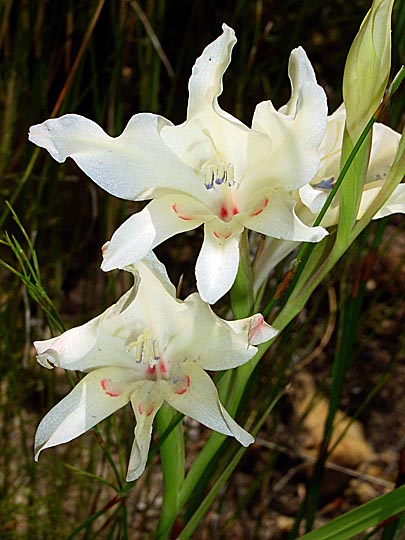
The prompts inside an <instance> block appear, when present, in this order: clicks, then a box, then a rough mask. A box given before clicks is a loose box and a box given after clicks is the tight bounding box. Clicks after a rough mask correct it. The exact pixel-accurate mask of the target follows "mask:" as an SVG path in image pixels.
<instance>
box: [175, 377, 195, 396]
mask: <svg viewBox="0 0 405 540" xmlns="http://www.w3.org/2000/svg"><path fill="white" fill-rule="evenodd" d="M182 382H184V383H185V386H184V387H180V388H179V389H178V390H175V392H174V393H175V394H177V395H178V396H182V395H183V394H185V393H186V392H187V390H188V389H189V388H190V383H191V380H190V377H189V376H188V375H186V376H185V377H183V379H182Z"/></svg>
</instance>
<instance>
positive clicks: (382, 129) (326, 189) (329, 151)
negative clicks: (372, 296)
mask: <svg viewBox="0 0 405 540" xmlns="http://www.w3.org/2000/svg"><path fill="white" fill-rule="evenodd" d="M345 120H346V111H345V108H344V105H341V106H340V107H339V108H338V109H337V110H336V111H335V112H334V113H333V114H332V115H331V116H329V117H328V123H327V128H326V133H325V137H324V139H323V141H322V143H321V146H320V156H321V162H320V166H319V170H318V171H317V173H316V175H315V176H314V178H313V179H312V180H311V182H310V183H308V184H306V185H305V186H303V187H302V188H300V189H299V190H298V191H297V192H296V193H295V195H294V196H295V198H296V201H297V205H296V213H297V216H298V217H299V219H301V220H302V221H303V222H304V223H306V224H307V225H312V224H313V223H314V221H315V219H316V217H317V216H318V214H319V212H320V211H321V209H322V207H323V205H324V203H325V202H326V199H327V198H328V195H329V193H330V191H331V190H332V188H333V186H334V184H335V182H336V180H337V178H338V176H339V173H340V161H341V154H342V139H343V131H344V127H345ZM372 133H373V136H372V145H371V151H370V160H369V164H368V168H367V173H366V178H365V182H364V185H363V193H362V195H361V199H360V206H359V211H358V214H357V219H361V218H362V217H363V215H364V213H365V212H366V211H367V209H368V208H369V206H370V204H371V203H372V202H373V200H374V199H375V197H376V196H377V195H378V193H379V191H380V189H381V188H382V186H383V184H384V182H385V178H386V176H387V174H388V172H389V170H390V167H391V165H392V163H393V161H394V158H395V154H396V153H397V149H398V144H399V140H400V138H401V135H400V134H399V133H397V132H396V131H394V130H393V129H391V128H389V127H387V126H385V125H384V124H379V123H376V124H374V126H373V132H372ZM339 207H340V200H339V195H337V196H336V197H335V198H334V199H333V201H332V204H331V205H330V206H329V208H328V210H327V212H326V214H325V216H324V218H323V220H322V222H321V225H322V226H323V227H331V226H333V225H337V223H338V220H339ZM394 213H405V184H399V185H398V186H397V187H396V189H395V190H394V192H393V193H392V195H391V196H390V197H389V198H388V200H387V201H386V202H385V204H384V205H383V206H382V207H381V208H380V210H379V211H378V212H377V213H376V214H375V215H374V217H373V219H379V218H382V217H385V216H389V215H391V214H394ZM297 245H298V243H297V242H289V241H281V240H275V239H273V238H267V239H266V241H265V243H264V246H263V248H262V251H261V253H260V254H259V255H258V257H256V260H255V263H254V281H255V285H254V288H255V289H256V290H257V289H258V288H259V287H260V286H261V284H262V283H263V282H264V280H265V279H266V278H267V276H268V275H269V273H270V271H271V270H272V269H273V268H274V267H275V266H276V265H277V264H278V263H279V262H280V261H281V260H283V259H284V258H285V257H286V256H287V255H288V254H289V253H291V252H292V251H293V250H294V249H295V248H296V247H297Z"/></svg>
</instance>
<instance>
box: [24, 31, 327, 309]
mask: <svg viewBox="0 0 405 540" xmlns="http://www.w3.org/2000/svg"><path fill="white" fill-rule="evenodd" d="M235 43H236V38H235V34H234V31H233V30H232V29H231V28H229V27H228V26H226V25H225V24H224V25H223V33H222V35H221V36H220V37H219V38H218V39H216V40H215V41H214V42H213V43H211V44H210V45H208V47H207V48H206V49H205V50H204V52H203V54H202V55H201V56H200V58H198V59H197V61H196V63H195V65H194V67H193V71H192V75H191V78H190V81H189V102H188V109H187V120H186V121H185V122H184V123H183V124H181V125H179V126H174V125H173V124H172V123H171V122H169V121H168V120H166V119H165V118H162V117H161V116H157V115H154V114H147V113H141V114H137V115H135V116H133V117H132V118H131V120H130V121H129V123H128V125H127V127H126V129H125V130H124V132H123V133H122V135H120V136H119V137H117V138H111V137H109V136H108V135H107V134H106V133H105V132H104V131H103V130H102V129H101V128H100V127H99V126H98V125H97V124H95V123H94V122H92V121H90V120H88V119H86V118H83V117H82V116H78V115H73V114H68V115H65V116H62V117H61V118H57V119H51V120H47V121H46V122H44V123H43V124H39V125H35V126H32V127H31V129H30V134H29V139H30V140H31V141H32V142H34V143H35V144H37V145H39V146H42V147H44V148H46V149H47V150H48V151H49V152H50V154H51V155H52V156H53V157H54V158H55V159H56V160H57V161H59V162H63V161H64V160H65V159H66V157H68V156H70V157H72V158H73V159H74V160H75V161H76V163H77V164H78V165H79V167H81V168H82V169H83V171H84V172H85V173H86V174H88V175H89V176H90V178H92V179H93V180H94V181H95V182H96V183H97V184H99V185H100V186H101V187H103V188H104V189H106V190H107V191H108V192H109V193H112V194H113V195H116V196H118V197H122V198H124V199H132V200H145V199H153V200H152V202H151V203H150V204H149V205H148V206H146V208H145V209H144V210H143V211H142V212H139V213H137V214H135V215H133V216H131V217H130V218H129V219H128V220H127V221H126V222H125V223H124V224H123V225H122V226H121V227H120V228H119V229H118V230H117V231H116V232H115V233H114V235H113V237H112V239H111V241H110V242H109V244H108V245H107V249H106V250H105V252H104V261H103V264H102V268H103V270H111V269H113V268H124V267H125V266H126V265H128V264H131V263H133V262H135V261H138V260H140V259H142V258H143V257H144V256H145V255H146V254H147V253H148V252H149V251H150V250H151V249H153V248H154V247H155V246H157V245H158V244H160V243H161V242H162V241H164V240H166V239H167V238H170V237H171V236H173V235H175V234H177V233H180V232H183V231H187V230H191V229H194V228H196V227H198V226H200V225H201V224H204V228H205V231H204V233H205V234H204V242H203V246H202V249H201V251H200V254H199V257H198V260H197V265H196V276H197V287H198V290H199V292H200V294H201V297H202V298H203V299H204V300H206V301H208V302H210V303H213V302H215V301H217V300H218V299H219V298H221V296H223V295H224V294H225V293H226V292H227V291H228V290H229V289H230V288H231V286H232V284H233V282H234V280H235V276H236V273H237V268H238V263H239V239H240V235H241V232H242V231H243V229H244V228H245V227H246V228H248V229H252V230H254V231H258V232H260V233H262V234H265V235H268V236H270V237H273V238H281V239H285V240H297V241H309V242H318V241H319V240H321V239H322V238H323V237H324V236H325V235H326V234H327V232H326V231H325V229H324V228H322V227H311V226H308V225H306V224H305V223H303V222H302V221H301V220H300V219H299V218H298V217H297V215H296V213H295V206H296V201H295V199H294V198H293V197H292V195H291V192H292V191H293V190H297V189H299V188H301V187H302V186H305V185H306V184H307V183H308V182H309V181H310V180H311V179H312V178H313V176H314V175H315V174H316V172H317V170H318V167H319V157H318V149H319V145H320V143H321V141H322V138H323V136H324V132H325V127H326V119H327V104H326V96H325V93H324V91H323V90H322V88H321V87H320V86H319V85H318V84H317V82H316V78H315V74H314V71H313V69H312V66H311V64H310V62H309V60H308V58H307V56H306V54H305V52H304V50H303V49H302V48H301V47H299V48H297V49H294V50H293V51H292V53H291V56H290V61H289V78H290V81H291V87H292V93H291V98H290V100H289V101H288V103H287V104H286V105H285V106H283V107H282V108H281V109H280V110H279V111H277V110H276V109H275V108H274V107H273V105H272V103H271V101H265V102H262V103H259V104H258V105H257V107H256V110H255V113H254V116H253V122H252V128H251V129H250V128H248V127H247V126H245V125H244V124H242V123H241V122H240V121H239V120H237V119H236V118H234V117H233V116H231V115H230V114H228V113H227V112H225V111H223V110H222V109H221V108H220V106H219V105H218V97H219V96H220V95H221V93H222V76H223V74H224V72H225V70H226V68H227V67H228V65H229V63H230V60H231V52H232V48H233V46H234V45H235Z"/></svg>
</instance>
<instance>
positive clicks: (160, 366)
mask: <svg viewBox="0 0 405 540" xmlns="http://www.w3.org/2000/svg"><path fill="white" fill-rule="evenodd" d="M133 349H135V362H136V363H137V364H146V366H147V374H148V375H155V376H156V379H157V380H160V379H161V378H164V379H167V378H168V376H169V374H168V368H167V365H166V364H165V362H164V361H163V359H162V357H161V354H160V350H159V341H158V340H157V339H155V338H154V337H153V335H152V334H151V332H150V331H149V330H148V329H147V328H145V330H144V332H143V334H140V335H139V336H138V338H137V339H136V340H135V341H131V342H130V343H129V344H128V345H127V351H128V352H130V351H132V350H133Z"/></svg>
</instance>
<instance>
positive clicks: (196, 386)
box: [165, 363, 254, 446]
mask: <svg viewBox="0 0 405 540" xmlns="http://www.w3.org/2000/svg"><path fill="white" fill-rule="evenodd" d="M182 367H183V369H184V373H185V374H186V375H187V376H188V377H189V387H188V389H187V391H186V392H184V393H182V394H176V393H175V392H173V391H172V390H171V388H170V384H169V383H168V384H167V385H166V393H165V400H166V401H167V402H168V403H169V405H171V406H172V407H174V408H175V409H177V410H178V411H180V412H181V413H183V414H186V415H187V416H190V417H191V418H194V419H195V420H198V422H201V424H204V425H205V426H207V427H209V428H210V429H213V430H215V431H219V433H223V434H224V435H232V436H233V437H235V438H236V439H237V440H238V441H239V442H240V443H241V444H243V446H249V444H251V443H252V442H253V441H254V439H253V437H252V436H251V435H250V434H249V433H248V432H247V431H245V430H244V429H242V428H241V427H240V426H239V425H238V424H237V423H236V422H235V420H234V419H233V418H232V417H231V416H230V415H229V414H228V413H227V411H226V410H225V409H224V407H223V406H222V405H221V403H220V401H219V397H218V392H217V389H216V388H215V385H214V383H213V382H212V380H211V378H210V377H209V376H208V375H207V374H206V373H205V371H203V370H202V369H201V368H200V367H199V366H198V365H196V364H194V363H184V364H183V365H182Z"/></svg>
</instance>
